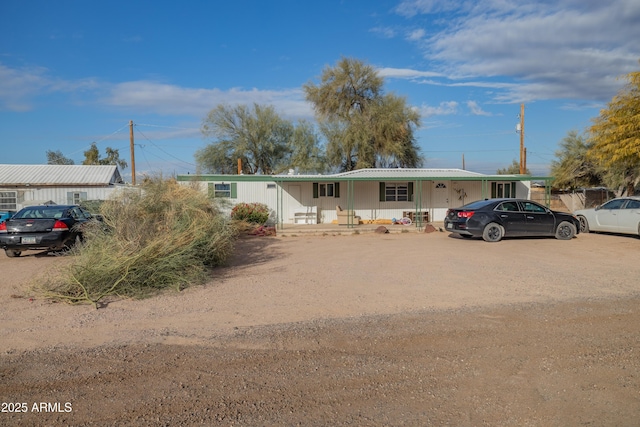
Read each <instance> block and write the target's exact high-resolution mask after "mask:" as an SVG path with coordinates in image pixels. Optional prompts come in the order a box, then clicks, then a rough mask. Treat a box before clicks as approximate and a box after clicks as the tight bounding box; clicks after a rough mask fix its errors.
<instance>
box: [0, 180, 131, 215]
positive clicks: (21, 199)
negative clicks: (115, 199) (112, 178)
mask: <svg viewBox="0 0 640 427" xmlns="http://www.w3.org/2000/svg"><path fill="white" fill-rule="evenodd" d="M118 188H120V187H108V188H100V187H81V186H76V187H44V188H28V189H16V188H4V189H2V188H0V191H16V192H17V206H16V210H19V209H22V208H23V207H24V206H29V205H33V204H39V203H44V202H49V201H52V202H54V203H55V204H57V205H65V204H67V203H68V198H67V197H68V194H69V193H73V192H79V193H86V200H106V199H108V198H109V197H110V195H111V194H112V193H113V192H114V191H117V189H118Z"/></svg>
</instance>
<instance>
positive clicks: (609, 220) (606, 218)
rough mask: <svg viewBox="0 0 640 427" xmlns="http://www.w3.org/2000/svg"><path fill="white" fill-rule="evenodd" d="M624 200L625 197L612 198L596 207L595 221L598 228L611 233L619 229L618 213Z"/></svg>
mask: <svg viewBox="0 0 640 427" xmlns="http://www.w3.org/2000/svg"><path fill="white" fill-rule="evenodd" d="M625 202H626V199H613V200H610V201H608V202H607V203H605V204H604V205H602V206H600V207H599V208H597V210H596V223H597V224H598V230H600V231H608V232H611V233H617V232H619V231H620V229H619V228H618V215H619V214H620V208H621V207H622V205H623V204H624V203H625Z"/></svg>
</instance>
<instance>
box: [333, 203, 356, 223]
mask: <svg viewBox="0 0 640 427" xmlns="http://www.w3.org/2000/svg"><path fill="white" fill-rule="evenodd" d="M336 215H337V216H338V225H349V224H356V225H357V224H360V217H359V216H357V215H356V214H355V212H354V211H345V210H343V209H342V208H341V207H340V206H336Z"/></svg>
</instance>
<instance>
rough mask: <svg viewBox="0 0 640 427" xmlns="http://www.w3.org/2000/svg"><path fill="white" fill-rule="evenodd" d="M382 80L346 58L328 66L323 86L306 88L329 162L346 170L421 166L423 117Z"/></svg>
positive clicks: (323, 78) (356, 61)
mask: <svg viewBox="0 0 640 427" xmlns="http://www.w3.org/2000/svg"><path fill="white" fill-rule="evenodd" d="M383 85H384V79H383V78H382V77H380V76H379V75H378V73H377V72H376V70H375V69H374V68H373V67H372V66H371V65H367V64H365V63H364V62H362V61H359V60H356V59H350V58H342V59H341V60H340V61H338V63H337V64H336V66H335V67H326V68H325V69H324V70H323V72H322V75H321V76H320V84H318V85H316V84H314V83H312V82H309V83H307V84H305V85H304V86H303V89H304V91H305V94H306V99H307V100H308V101H310V102H311V103H312V104H313V106H314V109H315V112H316V118H317V120H318V122H319V123H320V129H321V132H322V133H323V135H324V136H325V138H326V140H327V159H328V160H329V162H330V164H332V165H333V166H335V167H338V168H339V169H340V170H343V171H350V170H353V169H358V168H366V167H418V166H420V165H421V164H422V160H423V159H422V157H421V155H420V150H419V148H418V146H417V143H416V140H415V135H414V133H415V129H416V128H417V127H419V126H420V116H419V114H418V112H417V111H416V110H415V109H412V108H410V107H409V106H407V104H406V100H405V99H404V98H402V97H399V96H396V95H394V94H387V95H385V94H384V93H383Z"/></svg>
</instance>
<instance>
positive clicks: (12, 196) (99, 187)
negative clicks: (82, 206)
mask: <svg viewBox="0 0 640 427" xmlns="http://www.w3.org/2000/svg"><path fill="white" fill-rule="evenodd" d="M123 185H124V181H123V180H122V177H121V176H120V172H119V171H118V167H117V166H111V165H108V166H107V165H0V210H7V211H17V210H20V209H22V208H23V207H24V206H29V205H36V204H42V203H55V204H77V203H80V202H82V201H85V200H106V199H107V198H108V197H109V196H110V195H111V193H112V192H113V191H115V190H116V189H118V188H120V187H122V186H123Z"/></svg>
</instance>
